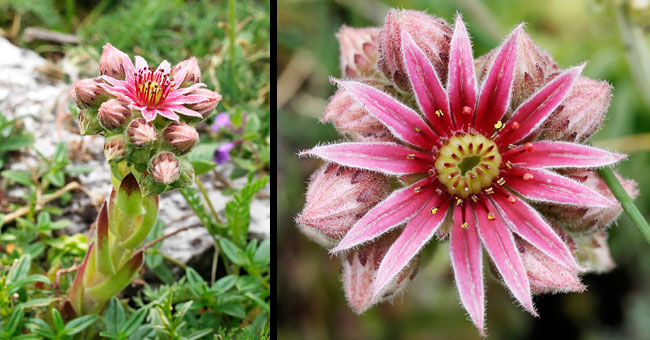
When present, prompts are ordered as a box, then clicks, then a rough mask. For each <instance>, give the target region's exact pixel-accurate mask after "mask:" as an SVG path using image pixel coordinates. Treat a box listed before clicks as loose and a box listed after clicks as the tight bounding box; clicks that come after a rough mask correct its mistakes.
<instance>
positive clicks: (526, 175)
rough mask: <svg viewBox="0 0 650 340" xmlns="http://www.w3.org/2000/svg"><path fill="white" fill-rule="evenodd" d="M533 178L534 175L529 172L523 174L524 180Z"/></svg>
mask: <svg viewBox="0 0 650 340" xmlns="http://www.w3.org/2000/svg"><path fill="white" fill-rule="evenodd" d="M533 178H534V176H533V174H531V173H530V172H527V173H525V174H524V181H530V180H532V179H533Z"/></svg>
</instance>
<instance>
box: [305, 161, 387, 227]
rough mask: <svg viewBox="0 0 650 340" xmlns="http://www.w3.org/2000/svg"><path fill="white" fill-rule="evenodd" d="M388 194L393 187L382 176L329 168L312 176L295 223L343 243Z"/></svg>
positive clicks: (333, 166)
mask: <svg viewBox="0 0 650 340" xmlns="http://www.w3.org/2000/svg"><path fill="white" fill-rule="evenodd" d="M389 191H390V183H389V182H388V180H387V179H386V178H385V177H384V176H382V175H381V174H378V173H375V172H370V171H366V170H358V169H351V168H346V167H343V166H340V165H338V164H334V163H330V164H326V165H324V166H322V167H321V168H320V169H318V170H316V172H314V174H313V175H312V176H311V179H310V181H309V186H308V188H307V198H306V203H305V207H304V209H303V211H302V212H301V213H300V215H299V216H298V217H297V218H296V221H297V222H298V223H302V224H305V225H307V226H309V227H311V228H314V229H316V230H318V231H319V232H321V233H323V234H325V235H326V236H327V237H329V238H332V239H340V238H342V237H343V236H344V235H345V233H347V232H348V230H350V228H352V226H353V225H354V223H355V222H356V221H357V220H358V219H359V218H360V217H361V216H363V215H364V214H365V213H366V212H368V210H370V209H371V208H372V207H373V206H375V205H376V204H377V203H378V202H379V201H381V200H383V199H384V198H385V197H386V196H387V195H388V193H389Z"/></svg>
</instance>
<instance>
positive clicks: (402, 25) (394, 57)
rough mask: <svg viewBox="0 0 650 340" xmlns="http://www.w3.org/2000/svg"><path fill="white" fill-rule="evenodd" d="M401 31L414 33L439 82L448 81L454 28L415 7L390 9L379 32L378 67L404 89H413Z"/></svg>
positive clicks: (412, 34) (413, 35)
mask: <svg viewBox="0 0 650 340" xmlns="http://www.w3.org/2000/svg"><path fill="white" fill-rule="evenodd" d="M402 30H406V31H407V32H408V33H410V34H411V36H412V37H413V40H414V41H415V43H416V44H417V45H418V46H419V47H420V48H421V49H422V51H423V52H424V54H426V55H427V57H428V58H429V60H430V61H431V63H432V65H433V67H434V68H435V70H436V72H437V74H438V77H439V78H440V81H442V83H443V84H445V83H446V81H447V67H448V62H449V43H450V42H451V35H452V30H451V27H449V25H448V24H447V23H446V22H445V21H444V20H443V19H441V18H437V17H434V16H431V15H428V14H425V13H423V12H419V11H413V10H391V11H390V12H388V15H386V22H385V24H384V27H383V29H382V30H381V32H380V33H379V38H378V40H379V51H380V53H381V55H380V59H379V69H380V70H382V72H383V73H384V75H385V76H386V77H387V78H388V79H390V80H392V81H393V82H395V84H397V86H398V87H399V88H401V89H402V90H405V91H406V90H408V89H409V88H410V84H409V80H408V77H407V76H406V74H407V73H406V69H405V68H404V65H403V62H402Z"/></svg>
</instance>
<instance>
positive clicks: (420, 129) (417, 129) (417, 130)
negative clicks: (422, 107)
mask: <svg viewBox="0 0 650 340" xmlns="http://www.w3.org/2000/svg"><path fill="white" fill-rule="evenodd" d="M413 130H415V132H418V133H419V132H420V131H422V128H420V127H419V126H416V127H415V128H414V129H413Z"/></svg>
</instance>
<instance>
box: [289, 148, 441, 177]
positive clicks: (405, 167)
mask: <svg viewBox="0 0 650 340" xmlns="http://www.w3.org/2000/svg"><path fill="white" fill-rule="evenodd" d="M302 154H307V155H314V156H318V157H320V158H322V159H324V160H328V161H331V162H335V163H338V164H341V165H345V166H349V167H353V168H360V169H366V170H372V171H380V172H383V173H386V174H389V175H407V174H417V173H423V172H427V171H428V170H429V169H431V168H432V167H433V165H432V164H431V163H430V162H429V161H430V160H431V159H432V158H431V155H429V154H426V153H423V152H419V151H415V150H412V149H409V148H407V147H405V146H402V145H399V144H395V143H339V144H330V145H324V146H317V147H315V148H313V149H311V150H308V151H305V152H303V153H301V155H302ZM410 158H413V159H410Z"/></svg>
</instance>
